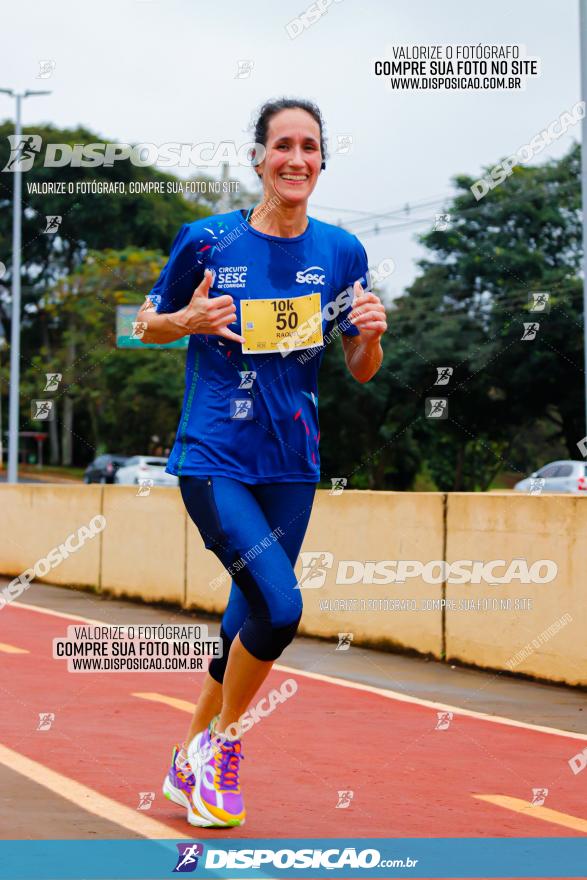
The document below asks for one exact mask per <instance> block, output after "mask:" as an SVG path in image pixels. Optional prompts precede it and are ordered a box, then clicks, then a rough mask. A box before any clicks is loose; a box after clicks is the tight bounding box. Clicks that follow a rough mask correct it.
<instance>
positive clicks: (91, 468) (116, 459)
mask: <svg viewBox="0 0 587 880" xmlns="http://www.w3.org/2000/svg"><path fill="white" fill-rule="evenodd" d="M127 461H128V456H127V455H99V456H98V458H95V459H94V461H93V462H91V464H89V465H88V466H87V468H86V471H85V473H84V483H113V482H114V474H115V473H116V471H117V470H118V468H119V467H122V466H123V465H124V464H126V462H127Z"/></svg>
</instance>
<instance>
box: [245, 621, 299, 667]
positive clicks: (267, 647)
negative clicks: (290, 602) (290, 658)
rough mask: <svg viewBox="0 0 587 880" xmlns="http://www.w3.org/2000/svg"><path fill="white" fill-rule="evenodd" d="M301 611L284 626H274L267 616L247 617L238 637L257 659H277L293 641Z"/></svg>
mask: <svg viewBox="0 0 587 880" xmlns="http://www.w3.org/2000/svg"><path fill="white" fill-rule="evenodd" d="M301 617H302V614H301V611H300V613H299V614H298V616H297V617H296V618H295V619H294V620H290V621H289V622H288V623H286V624H285V625H284V626H276V625H275V623H273V622H272V621H271V620H269V618H267V617H252V616H250V617H248V618H247V619H246V620H245V622H244V624H243V627H242V629H241V631H240V633H239V638H240V640H241V642H242V644H243V645H244V647H245V648H246V649H247V651H248V652H249V654H252V655H253V657H255V658H256V659H257V660H265V661H267V660H277V658H278V657H280V656H281V654H283V652H284V651H285V649H286V648H287V646H288V645H289V644H290V643H291V642H292V641H293V639H294V637H295V634H296V632H297V631H298V627H299V625H300V620H301Z"/></svg>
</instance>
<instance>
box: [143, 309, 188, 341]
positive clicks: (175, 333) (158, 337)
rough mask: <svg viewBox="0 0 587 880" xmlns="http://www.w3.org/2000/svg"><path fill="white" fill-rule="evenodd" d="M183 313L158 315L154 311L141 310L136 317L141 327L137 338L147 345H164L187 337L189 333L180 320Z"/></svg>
mask: <svg viewBox="0 0 587 880" xmlns="http://www.w3.org/2000/svg"><path fill="white" fill-rule="evenodd" d="M182 311H184V310H183V309H180V310H179V312H170V313H167V314H158V313H157V312H155V311H154V310H153V309H141V310H140V311H139V313H138V315H137V317H136V322H137V324H138V325H139V326H138V328H137V329H138V331H139V332H138V333H137V336H138V337H139V338H140V340H141V342H144V343H145V344H146V345H152V344H159V345H162V344H164V343H166V342H175V341H176V340H177V339H181V338H182V337H183V336H187V335H188V331H187V330H186V329H185V327H183V326H182V324H181V321H180V320H179V319H178V316H180V315H181V312H182Z"/></svg>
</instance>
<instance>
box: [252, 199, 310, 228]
mask: <svg viewBox="0 0 587 880" xmlns="http://www.w3.org/2000/svg"><path fill="white" fill-rule="evenodd" d="M307 207H308V205H307V202H304V203H303V204H300V205H293V206H292V205H284V204H283V202H281V201H280V200H279V198H278V197H277V196H273V198H270V199H266V198H263V201H262V202H261V203H260V204H259V205H257V207H256V208H255V209H254V210H253V213H252V214H251V216H250V218H249V223H250V224H251V226H254V227H255V229H258V230H259V232H264V233H265V234H266V235H276V236H278V237H279V238H295V237H296V236H298V235H302V234H303V233H304V232H305V231H306V229H307V226H308V217H307V214H306V210H307Z"/></svg>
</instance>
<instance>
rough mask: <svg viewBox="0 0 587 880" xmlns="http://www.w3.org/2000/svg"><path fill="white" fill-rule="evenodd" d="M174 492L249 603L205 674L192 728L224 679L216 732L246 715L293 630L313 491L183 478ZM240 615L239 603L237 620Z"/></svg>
mask: <svg viewBox="0 0 587 880" xmlns="http://www.w3.org/2000/svg"><path fill="white" fill-rule="evenodd" d="M180 487H181V491H182V496H183V498H184V502H185V504H186V507H187V509H188V512H189V514H190V516H191V518H192V519H193V520H194V522H195V523H196V525H197V527H198V529H199V531H200V533H201V535H202V537H203V539H204V543H205V546H206V547H207V548H208V549H211V550H213V551H214V552H215V553H216V555H217V556H218V558H219V559H220V560H221V561H222V562H223V564H224V565H225V566H226V567H227V568H228V567H229V566H230V567H231V568H232V569H233V570H234V571H235V574H234V580H235V582H236V584H237V587H238V589H239V590H240V593H241V595H242V596H243V597H244V598H245V601H246V603H247V607H246V616H245V619H244V621H243V622H242V625H241V627H240V635H239V638H238V639H235V638H234V635H233V632H231V631H230V629H233V628H232V627H231V628H230V629H229V630H228V631H227V632H226V633H225V635H226V639H224V637H223V641H225V648H226V641H228V643H229V644H230V651H229V652H228V656H227V652H226V651H225V654H224V657H223V659H222V662H221V663H219V664H216V669H215V670H214V674H213V676H212V675H211V676H209V678H212V677H213V679H214V682H215V683H214V684H213V683H212V682H211V681H209V680H208V679H207V680H206V686H205V691H204V697H203V700H202V705H201V706H200V703H199V704H198V708H197V714H198V718H197V719H196V720H195V724H194V727H196V726H197V725H198V724H200V723H201V722H200V719H204V717H206V716H207V715H208V714H209V713H210V712H211V711H213V709H215V708H217V706H218V703H219V689H218V687H217V686H216V685H217V684H219V683H220V682H219V680H223V690H222V713H221V718H220V720H219V723H218V726H217V727H218V731H219V732H222V731H223V730H224V729H225V727H226V726H228V725H229V724H233V723H234V722H236V721H238V719H239V717H240V715H241V714H242V713H243V712H244V711H246V709H247V707H248V705H249V703H250V702H251V700H252V699H253V697H254V695H255V693H256V692H257V690H258V689H259V687H260V686H261V684H262V683H263V681H264V680H265V678H266V676H267V675H268V673H269V670H270V669H271V666H272V664H273V662H274V660H276V659H277V657H279V656H280V654H281V653H282V651H283V650H284V648H285V647H286V645H287V644H289V642H290V641H291V640H292V639H293V637H294V635H295V632H296V630H297V627H298V624H299V620H300V617H301V606H302V602H301V594H300V591H299V589H297V580H296V577H295V573H294V571H293V566H294V564H295V560H296V558H297V555H298V553H299V549H300V546H301V543H302V540H303V536H304V533H305V531H306V527H307V524H308V520H309V517H310V513H311V508H312V501H313V497H314V492H315V485H314V484H308V483H288V484H278V485H277V484H276V485H272V486H255V487H251V486H247V485H244V484H242V483H239V482H238V481H235V480H231V479H228V478H225V477H213V478H209V479H207V480H206V479H200V478H195V477H185V478H182V479H181V480H180ZM231 600H232V593H231ZM235 604H236V603H235ZM243 610H244V606H243V605H242V604H241V605H240V611H241V615H242V611H243ZM227 611H228V608H227ZM223 623H224V620H223ZM215 663H216V661H213V663H212V664H211V668H210V672H211V673H212V672H213V667H214V664H215ZM227 664H228V668H227V669H226V674H224V669H225V668H226V667H227ZM199 729H200V730H201V729H202V727H201V726H200V727H199ZM190 731H191V728H190Z"/></svg>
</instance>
